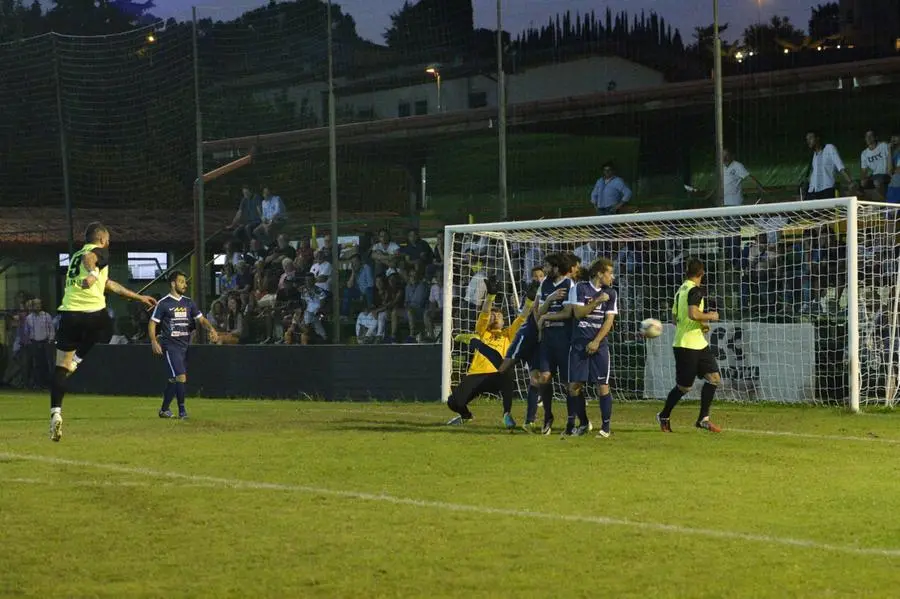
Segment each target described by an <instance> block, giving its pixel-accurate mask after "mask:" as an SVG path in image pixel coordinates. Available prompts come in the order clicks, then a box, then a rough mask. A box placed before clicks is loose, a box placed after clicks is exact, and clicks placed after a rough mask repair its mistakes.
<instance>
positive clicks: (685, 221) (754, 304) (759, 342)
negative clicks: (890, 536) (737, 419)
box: [443, 198, 900, 410]
mask: <svg viewBox="0 0 900 599" xmlns="http://www.w3.org/2000/svg"><path fill="white" fill-rule="evenodd" d="M897 215H898V211H897V210H896V209H895V207H893V206H891V205H887V204H875V203H868V202H860V201H857V200H856V199H855V198H845V199H835V200H815V201H808V202H791V203H783V204H769V205H754V206H738V207H727V208H711V209H703V210H685V211H673V212H660V213H647V214H630V215H621V216H605V217H587V218H573V219H553V220H541V221H524V222H506V223H487V224H473V225H458V226H449V227H447V228H446V230H445V238H444V244H445V256H446V264H445V271H444V285H445V288H444V298H445V306H444V326H443V349H444V376H443V379H444V399H446V397H447V395H448V394H449V391H450V389H451V388H452V387H453V386H454V385H456V384H457V383H458V381H459V380H460V378H461V377H462V376H463V375H464V374H465V372H466V369H467V368H468V364H469V360H470V357H471V355H470V353H469V350H468V348H467V347H466V346H463V345H457V344H454V343H453V337H454V336H455V335H456V334H458V333H463V332H465V333H469V332H474V329H475V323H476V319H477V316H478V313H479V310H480V309H481V305H482V302H483V299H484V296H485V285H484V281H485V279H486V278H487V277H491V276H492V277H495V278H496V280H497V281H498V282H499V284H500V288H501V290H502V291H501V293H500V295H499V296H498V299H497V305H496V307H498V308H500V309H501V310H502V311H503V312H504V315H505V317H506V322H507V323H509V322H511V321H512V319H513V318H515V316H516V314H517V313H518V310H519V306H520V305H521V302H522V301H523V297H522V296H523V293H524V292H523V289H524V288H525V287H527V284H528V282H529V281H530V280H531V278H532V269H533V268H534V267H539V266H541V265H542V264H543V260H544V257H545V256H547V255H548V254H551V253H559V252H566V253H572V254H574V255H576V256H578V257H579V258H580V259H581V261H582V264H583V265H584V267H585V270H586V269H587V267H589V266H590V264H591V263H592V262H593V261H594V260H596V259H597V258H599V257H607V258H609V259H611V260H612V261H613V263H614V264H615V275H616V281H615V283H614V287H615V288H616V289H617V290H618V292H619V316H618V318H617V320H616V324H615V328H614V329H613V332H612V334H611V336H610V349H611V354H612V371H613V374H612V379H611V383H610V384H611V386H612V390H613V394H614V395H615V397H616V398H617V399H619V400H628V399H664V398H665V397H666V395H667V394H668V392H669V390H670V389H671V388H672V386H673V384H674V358H673V354H672V349H671V345H672V338H673V334H674V326H673V325H672V324H671V317H670V311H671V306H672V299H673V296H674V294H675V291H676V290H677V289H678V287H679V285H680V284H681V283H682V280H683V267H684V264H685V262H686V260H687V259H688V258H689V257H697V258H699V259H701V260H702V261H703V263H704V265H705V267H706V273H707V274H706V278H705V280H704V285H705V287H706V290H707V298H708V300H707V307H708V308H709V309H715V310H717V311H718V312H719V313H720V316H721V320H720V321H719V322H717V323H712V327H711V330H710V332H709V340H710V346H711V350H712V351H713V352H714V353H715V355H716V358H717V359H718V362H719V367H720V371H721V373H722V379H723V384H722V385H721V387H720V390H719V393H718V394H717V398H719V399H723V400H731V401H749V402H757V401H759V402H763V401H765V402H783V403H798V402H802V403H810V404H838V405H847V406H849V407H850V408H852V409H854V410H856V409H858V407H859V405H860V404H862V405H867V404H869V405H871V404H878V403H880V404H887V405H892V404H893V403H894V402H895V400H896V396H897V384H896V382H897V375H898V367H900V364H898V362H900V361H898V357H900V351H898V350H900V339H898V331H897V329H898V327H897V315H898V308H900V269H898V256H900V254H898V251H897V246H896V243H895V238H896V226H895V225H896V220H897ZM645 318H656V319H659V320H660V321H662V322H663V323H664V330H663V334H662V336H660V337H659V338H657V339H652V340H645V339H644V338H643V337H641V336H640V334H639V331H638V329H639V324H640V322H641V321H642V320H643V319H645ZM892 348H893V351H891V349H892ZM516 378H517V383H518V390H519V392H520V393H522V394H524V393H525V392H526V390H527V385H528V377H527V373H526V372H525V369H524V367H521V366H520V367H519V369H518V371H517V376H516ZM560 392H561V389H560V388H559V387H558V386H557V393H560ZM696 393H697V391H696V389H695V391H694V392H693V394H692V395H689V396H688V397H692V396H693V395H694V394H696Z"/></svg>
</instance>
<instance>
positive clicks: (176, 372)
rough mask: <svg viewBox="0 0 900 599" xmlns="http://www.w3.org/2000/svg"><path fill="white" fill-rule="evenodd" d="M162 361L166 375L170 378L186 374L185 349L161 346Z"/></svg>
mask: <svg viewBox="0 0 900 599" xmlns="http://www.w3.org/2000/svg"><path fill="white" fill-rule="evenodd" d="M163 363H164V364H165V365H166V376H168V377H169V378H171V379H174V378H175V377H177V376H181V375H183V374H187V350H186V349H182V348H180V347H163Z"/></svg>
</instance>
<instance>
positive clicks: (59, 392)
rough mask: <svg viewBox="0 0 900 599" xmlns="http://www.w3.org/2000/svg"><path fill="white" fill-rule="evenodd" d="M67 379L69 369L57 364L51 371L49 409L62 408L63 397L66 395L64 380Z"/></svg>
mask: <svg viewBox="0 0 900 599" xmlns="http://www.w3.org/2000/svg"><path fill="white" fill-rule="evenodd" d="M68 379H69V371H68V370H66V369H65V368H63V367H61V366H57V367H56V369H55V370H54V371H53V380H52V381H51V382H50V409H53V408H60V409H62V403H63V397H65V395H66V382H67V381H68Z"/></svg>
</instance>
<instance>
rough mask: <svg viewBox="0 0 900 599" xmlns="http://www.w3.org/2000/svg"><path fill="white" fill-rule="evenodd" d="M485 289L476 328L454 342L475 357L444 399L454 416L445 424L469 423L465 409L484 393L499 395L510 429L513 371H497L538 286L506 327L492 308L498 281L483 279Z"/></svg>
mask: <svg viewBox="0 0 900 599" xmlns="http://www.w3.org/2000/svg"><path fill="white" fill-rule="evenodd" d="M485 290H486V291H487V297H485V299H484V305H483V306H482V309H481V314H479V316H478V322H477V323H476V325H475V334H461V335H457V336H456V339H455V340H456V341H458V342H462V343H468V344H469V347H471V348H473V349H474V350H475V355H474V356H473V357H472V363H471V364H470V365H469V371H468V372H467V373H466V375H465V376H464V377H463V378H462V380H461V381H460V382H459V385H457V387H456V388H455V389H454V390H453V392H452V393H451V394H450V397H449V398H448V399H447V407H449V408H450V409H451V410H453V411H454V412H456V414H457V415H456V416H455V417H454V418H453V419H451V420H450V421H449V422H448V423H447V424H451V425H457V424H463V423H465V422H468V421H469V420H471V419H472V412H470V411H469V407H468V406H469V403H470V402H471V401H472V400H473V399H475V398H476V397H478V396H479V395H482V394H484V393H499V394H500V397H501V398H502V399H503V424H504V426H506V428H507V429H510V430H511V429H514V428H515V427H516V421H515V420H513V417H512V415H511V414H510V411H511V410H512V400H513V388H514V383H515V381H514V378H513V376H514V370H513V369H511V368H510V369H506V370H504V371H502V372H498V368H499V367H500V365H501V364H502V363H503V357H504V356H505V355H506V352H507V350H508V349H509V346H510V343H512V340H513V339H514V338H515V336H516V332H517V331H518V330H519V327H521V326H522V324H523V323H524V322H525V320H526V319H527V318H528V315H529V313H530V312H531V309H532V304H533V303H534V297H535V293H536V292H537V287H536V285H533V286H532V287H530V288H529V289H528V293H527V296H526V300H525V306H524V307H523V309H522V312H521V313H520V314H519V316H518V317H517V318H516V319H515V320H514V321H513V322H512V324H511V325H509V326H508V327H505V328H504V326H503V324H504V322H503V313H502V312H500V310H497V309H495V308H494V299H495V298H496V297H497V291H498V286H497V280H496V279H495V278H494V277H488V278H487V279H486V280H485Z"/></svg>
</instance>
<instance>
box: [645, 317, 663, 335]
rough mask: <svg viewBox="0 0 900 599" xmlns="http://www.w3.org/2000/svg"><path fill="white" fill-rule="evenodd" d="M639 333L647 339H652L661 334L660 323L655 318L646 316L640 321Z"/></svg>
mask: <svg viewBox="0 0 900 599" xmlns="http://www.w3.org/2000/svg"><path fill="white" fill-rule="evenodd" d="M641 335H643V336H644V337H645V338H647V339H654V338H655V337H659V336H660V335H662V323H661V322H660V321H658V320H656V319H655V318H646V319H644V320H642V321H641Z"/></svg>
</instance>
